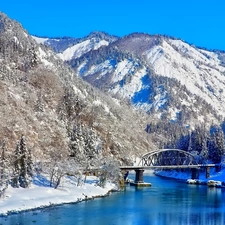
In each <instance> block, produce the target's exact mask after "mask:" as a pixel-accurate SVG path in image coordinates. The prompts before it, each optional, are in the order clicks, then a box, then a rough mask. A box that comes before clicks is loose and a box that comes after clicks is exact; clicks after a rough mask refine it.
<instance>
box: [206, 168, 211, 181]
mask: <svg viewBox="0 0 225 225" xmlns="http://www.w3.org/2000/svg"><path fill="white" fill-rule="evenodd" d="M209 177H210V167H206V168H205V178H209Z"/></svg>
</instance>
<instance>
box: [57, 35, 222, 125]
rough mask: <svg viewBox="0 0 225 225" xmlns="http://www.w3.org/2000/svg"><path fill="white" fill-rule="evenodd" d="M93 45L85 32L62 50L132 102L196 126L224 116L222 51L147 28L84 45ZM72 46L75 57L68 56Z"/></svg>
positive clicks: (81, 70) (86, 75) (84, 72)
mask: <svg viewBox="0 0 225 225" xmlns="http://www.w3.org/2000/svg"><path fill="white" fill-rule="evenodd" d="M102 41H103V39H102ZM81 46H82V47H81ZM84 46H85V47H84ZM93 46H94V45H93ZM89 47H90V45H87V38H85V39H84V40H83V41H81V40H80V41H79V44H74V45H73V46H72V47H70V48H68V49H66V50H64V52H63V53H59V55H60V56H61V58H63V57H62V55H63V54H64V61H66V62H67V63H68V64H69V65H71V66H72V67H73V69H74V70H75V72H76V73H77V74H78V75H79V76H81V77H82V78H83V79H84V80H86V81H88V82H89V83H91V84H92V85H93V86H95V87H97V88H99V89H101V90H103V91H104V92H105V93H107V94H109V95H111V96H113V97H115V98H117V99H120V100H124V101H125V102H131V103H132V104H133V105H134V106H135V107H136V108H138V109H141V110H144V111H145V112H147V113H148V114H149V115H151V117H154V118H155V119H157V118H160V119H163V120H164V119H165V121H167V122H168V121H174V122H178V123H182V124H183V125H184V126H188V127H191V128H194V127H195V124H199V123H202V124H203V123H204V124H206V126H207V127H209V126H210V125H211V124H212V123H215V124H218V123H220V122H221V121H222V120H223V115H224V111H225V108H224V99H225V98H224V95H225V94H224V92H223V90H224V88H225V76H224V74H225V66H224V55H225V53H223V52H222V51H208V50H205V49H200V48H197V47H195V46H193V45H189V44H188V43H186V42H184V41H182V40H178V39H175V38H171V37H166V36H160V35H148V34H142V33H134V34H131V35H128V36H125V37H122V38H118V39H117V40H116V39H115V40H113V41H112V42H111V43H109V44H107V45H102V46H101V48H98V49H96V48H95V47H93V48H92V50H91V51H90V50H89V51H88V52H86V51H82V49H85V48H89ZM73 49H76V50H75V51H73ZM67 51H70V54H71V55H73V57H72V58H69V57H66V56H67V55H66V52H67Z"/></svg>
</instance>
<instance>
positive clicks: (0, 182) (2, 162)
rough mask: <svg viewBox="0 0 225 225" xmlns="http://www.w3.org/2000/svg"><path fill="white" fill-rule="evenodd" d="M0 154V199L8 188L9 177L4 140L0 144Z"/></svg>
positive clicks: (8, 164)
mask: <svg viewBox="0 0 225 225" xmlns="http://www.w3.org/2000/svg"><path fill="white" fill-rule="evenodd" d="M1 148H2V152H1V155H0V198H1V197H2V196H4V193H5V190H6V189H7V187H8V184H9V180H10V175H9V167H10V163H9V159H8V158H7V148H6V143H5V140H4V141H3V143H2V147H1Z"/></svg>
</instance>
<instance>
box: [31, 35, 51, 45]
mask: <svg viewBox="0 0 225 225" xmlns="http://www.w3.org/2000/svg"><path fill="white" fill-rule="evenodd" d="M31 37H32V38H33V39H34V40H35V41H36V42H37V43H38V44H44V43H45V42H46V41H47V40H48V38H40V37H35V36H31Z"/></svg>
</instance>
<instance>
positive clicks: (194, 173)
mask: <svg viewBox="0 0 225 225" xmlns="http://www.w3.org/2000/svg"><path fill="white" fill-rule="evenodd" d="M191 179H193V180H194V179H199V169H198V168H192V169H191Z"/></svg>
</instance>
